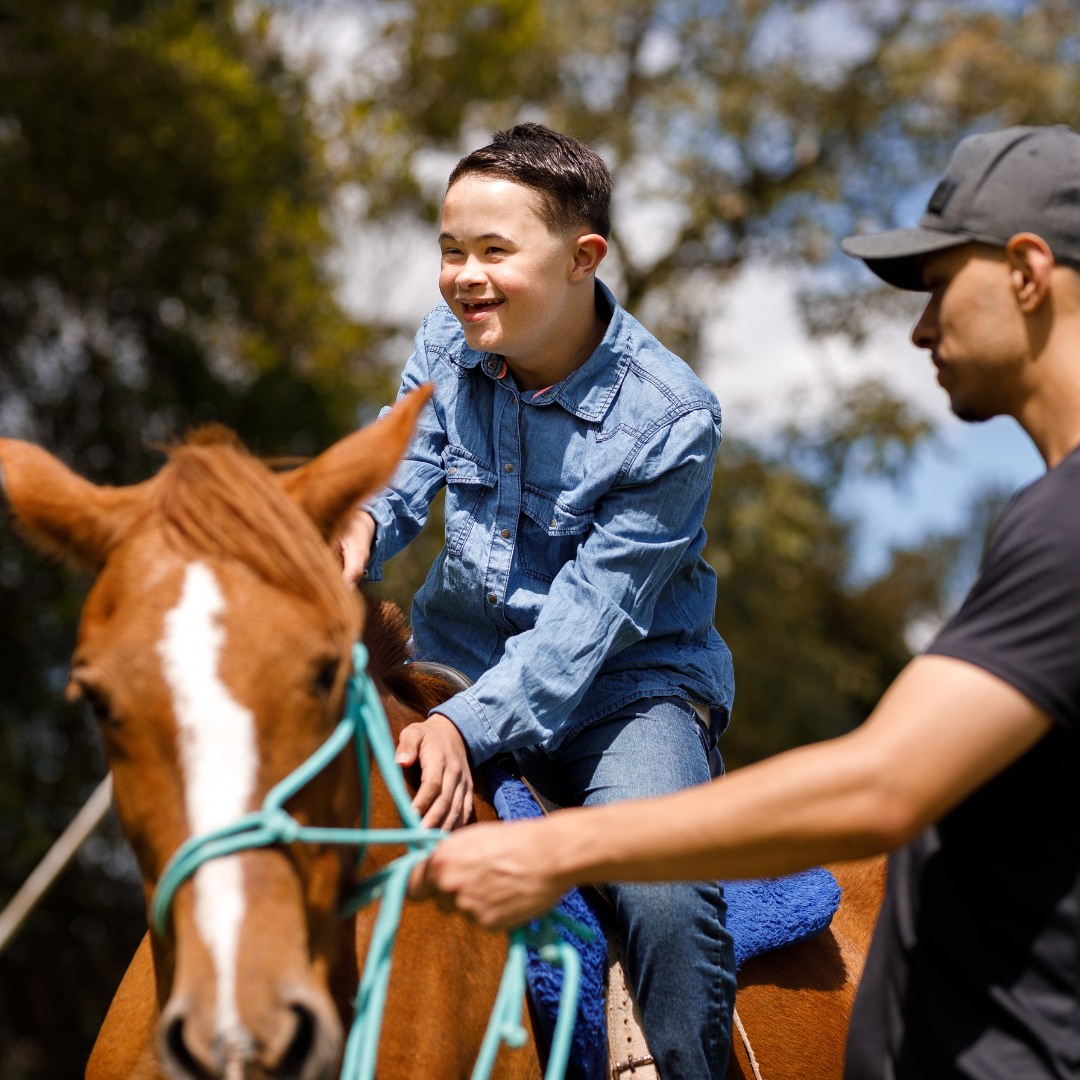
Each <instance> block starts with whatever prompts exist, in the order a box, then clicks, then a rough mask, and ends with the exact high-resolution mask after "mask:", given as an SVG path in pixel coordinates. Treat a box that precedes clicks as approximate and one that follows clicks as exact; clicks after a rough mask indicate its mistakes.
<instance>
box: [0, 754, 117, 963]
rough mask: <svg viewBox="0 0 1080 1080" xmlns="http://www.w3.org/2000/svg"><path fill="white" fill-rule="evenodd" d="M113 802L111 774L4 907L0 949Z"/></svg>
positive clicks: (1, 949) (13, 934) (11, 936)
mask: <svg viewBox="0 0 1080 1080" xmlns="http://www.w3.org/2000/svg"><path fill="white" fill-rule="evenodd" d="M111 803H112V776H111V774H110V775H107V776H106V777H105V779H104V780H102V781H101V783H100V784H98V786H97V787H96V788H94V793H93V794H92V795H91V796H90V798H89V799H87V800H86V802H85V803H84V804H83V807H82V809H81V810H80V811H79V812H78V813H77V814H76V815H75V817H74V818H72V820H71V824H70V825H68V827H67V828H66V829H65V830H64V831H63V832H62V833H61V834H60V836H59V837H58V838H57V839H56V842H55V843H54V844H53V846H52V847H51V848H49V850H48V851H47V852H46V853H45V858H43V859H42V860H41V862H39V863H38V864H37V866H36V867H35V868H34V871H33V873H31V875H30V876H29V877H28V878H27V879H26V881H24V882H23V885H22V888H21V889H19V891H18V892H17V893H16V894H15V895H14V896H13V897H12V898H11V900H10V901H9V903H8V905H7V907H6V908H4V910H3V911H0V953H2V952H3V951H4V949H5V948H6V947H7V944H8V942H9V941H10V940H11V939H12V938H13V937H14V936H15V933H16V931H17V930H18V929H19V927H20V926H22V924H23V921H24V920H25V919H26V917H27V916H28V915H29V914H30V912H31V911H33V910H34V907H35V906H36V905H37V903H38V901H39V900H40V899H41V898H42V897H43V896H44V895H45V893H46V892H48V890H49V889H50V888H51V886H52V884H53V882H54V881H56V879H57V878H58V877H59V876H60V874H61V872H62V871H63V869H64V867H65V866H67V864H68V863H69V862H71V860H72V859H73V858H74V856H75V852H77V851H78V850H79V848H80V847H82V845H83V843H84V841H85V840H86V839H87V838H88V837H89V836H90V834H91V833H92V832H93V831H94V830H95V829H96V828H97V827H98V825H100V824H101V819H102V818H103V817H105V815H106V814H107V813H108V811H109V806H110V804H111Z"/></svg>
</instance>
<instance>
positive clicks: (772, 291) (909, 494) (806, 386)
mask: <svg viewBox="0 0 1080 1080" xmlns="http://www.w3.org/2000/svg"><path fill="white" fill-rule="evenodd" d="M794 289H795V283H794V281H793V280H792V279H787V280H785V278H784V277H783V275H782V274H779V273H778V272H777V271H775V270H770V269H768V268H764V267H750V268H748V269H747V270H746V271H744V272H743V273H742V274H741V275H740V277H739V279H738V280H737V281H736V282H735V283H734V284H733V285H732V287H731V288H730V289H729V290H728V291H727V292H725V294H724V297H723V304H724V315H723V317H722V319H721V321H720V322H719V324H718V326H717V328H716V331H715V335H714V338H713V347H714V351H713V357H712V359H711V361H710V362H709V363H708V365H707V366H706V369H705V371H704V373H703V374H704V377H705V380H706V382H708V384H709V386H710V387H711V388H712V389H713V391H714V392H715V393H716V394H717V396H718V397H719V398H720V401H721V404H722V405H723V406H724V410H725V425H724V426H725V430H726V431H727V432H729V433H730V434H732V435H737V436H739V437H745V438H748V439H756V438H767V437H768V436H769V435H770V434H771V433H772V432H774V431H776V430H777V428H778V427H779V426H780V425H781V424H783V423H784V422H785V421H787V420H789V419H791V418H793V417H794V418H799V417H806V418H808V419H812V418H813V417H814V416H817V415H820V412H821V410H823V409H826V408H828V406H829V402H830V399H831V397H832V393H833V391H832V388H833V387H834V386H835V385H836V384H837V383H840V384H842V385H843V384H848V383H854V382H856V381H858V380H859V379H860V378H864V377H866V376H869V375H874V376H877V377H879V378H882V379H884V380H885V381H886V382H887V384H888V385H889V386H890V387H891V388H892V389H893V391H894V392H895V393H896V394H898V395H899V396H901V397H902V398H903V399H905V400H907V401H910V402H912V403H913V404H914V405H915V406H917V407H918V408H919V409H920V410H921V411H922V412H923V413H924V414H925V415H927V416H928V417H929V418H930V419H931V420H932V421H933V423H934V424H935V427H936V431H937V437H936V438H935V439H934V440H933V442H932V443H928V444H927V445H926V446H924V448H923V449H922V450H921V451H920V453H919V454H918V455H917V458H916V461H915V464H914V467H913V468H912V470H911V473H910V474H909V475H908V476H907V477H906V478H905V482H904V483H903V485H902V486H901V487H899V488H894V487H893V486H892V485H891V484H888V483H885V482H874V483H870V482H863V483H859V484H852V485H851V486H850V487H849V489H848V490H847V491H846V492H845V495H844V498H843V501H842V507H843V509H844V510H845V511H847V512H849V513H850V514H851V515H852V516H853V517H854V518H855V519H856V520H857V521H858V522H859V530H860V548H859V560H858V569H859V571H860V572H861V573H866V574H871V573H873V572H874V571H876V570H879V569H881V568H882V567H883V565H884V563H885V560H886V558H887V554H888V550H889V548H890V547H891V546H893V545H899V544H905V543H910V542H912V541H915V540H917V539H918V538H919V537H920V536H922V535H924V534H925V533H926V532H928V531H932V530H939V529H953V528H956V527H958V526H960V525H962V524H963V523H964V521H965V520H966V511H967V507H968V504H969V502H970V500H971V498H972V496H973V495H974V493H975V492H976V491H977V490H978V489H980V488H982V487H984V486H986V485H987V484H989V483H991V482H993V483H996V484H999V485H1002V486H1007V487H1009V488H1011V489H1015V488H1018V487H1020V486H1022V485H1024V484H1027V483H1029V482H1030V481H1031V480H1033V479H1035V478H1036V477H1037V476H1039V475H1040V474H1041V473H1042V471H1043V463H1042V459H1041V458H1040V457H1039V455H1038V453H1037V452H1036V450H1035V447H1034V446H1033V444H1032V443H1031V441H1030V439H1028V437H1027V435H1025V434H1024V432H1023V431H1022V430H1021V429H1020V428H1019V427H1018V426H1017V424H1016V423H1015V422H1014V421H1012V420H1010V419H1006V418H998V419H995V420H991V421H989V422H988V423H984V424H967V423H963V422H962V421H960V420H957V419H956V417H954V416H953V415H952V413H951V411H950V410H949V405H948V398H947V396H946V394H945V392H944V391H943V390H942V389H941V388H940V387H939V386H938V384H937V379H936V377H935V373H934V368H933V366H932V364H931V363H930V360H929V358H928V357H927V355H926V354H925V353H924V352H923V351H922V350H919V349H916V348H915V346H914V345H912V344H911V341H910V340H909V337H908V335H909V333H910V330H911V326H912V325H913V324H914V320H915V317H916V315H917V312H918V308H917V306H915V307H913V315H912V318H911V323H910V324H905V323H897V324H896V325H894V326H886V327H883V328H881V329H880V330H879V331H877V332H876V333H875V334H872V335H871V336H870V337H869V338H868V340H867V341H866V342H864V343H863V344H862V345H860V346H858V347H855V346H853V345H852V344H851V343H850V342H849V341H847V340H846V339H842V338H839V337H836V338H827V339H824V340H820V341H818V340H812V339H809V338H808V337H807V335H806V333H805V331H804V330H803V328H802V326H801V325H800V322H799V315H798V312H797V310H796V307H795V303H794ZM917 302H918V301H917V300H916V301H915V303H916V305H917ZM721 452H722V451H721Z"/></svg>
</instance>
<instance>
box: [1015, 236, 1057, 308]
mask: <svg viewBox="0 0 1080 1080" xmlns="http://www.w3.org/2000/svg"><path fill="white" fill-rule="evenodd" d="M1005 255H1006V258H1008V260H1009V268H1010V271H1011V274H1012V284H1013V290H1014V292H1015V293H1016V299H1017V302H1018V303H1019V305H1020V310H1021V311H1023V312H1024V313H1025V314H1027V315H1030V314H1032V313H1033V312H1035V311H1037V310H1038V309H1039V308H1040V307H1041V306H1042V303H1043V301H1044V300H1045V299H1046V297H1047V295H1048V293H1049V292H1050V275H1051V271H1052V270H1053V269H1054V266H1055V263H1054V253H1053V252H1052V251H1051V250H1050V245H1049V244H1048V243H1047V242H1046V241H1045V240H1044V239H1043V238H1042V237H1041V236H1038V235H1037V234H1035V233H1028V232H1024V233H1017V234H1016V235H1015V236H1013V237H1010V238H1009V242H1008V243H1007V244H1006V245H1005Z"/></svg>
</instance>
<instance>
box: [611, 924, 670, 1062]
mask: <svg viewBox="0 0 1080 1080" xmlns="http://www.w3.org/2000/svg"><path fill="white" fill-rule="evenodd" d="M624 961H625V956H624V954H623V948H622V942H621V941H620V940H619V935H618V934H616V933H611V934H609V935H608V958H607V965H608V970H607V1029H608V1064H609V1065H610V1066H611V1080H626V1078H627V1077H632V1078H633V1080H660V1070H659V1069H658V1068H657V1067H656V1061H655V1060H654V1058H653V1056H652V1054H651V1053H650V1052H649V1044H648V1043H647V1042H646V1041H645V1033H644V1031H642V1029H641V1013H640V1012H639V1010H638V1004H637V1001H636V999H635V998H634V993H633V991H632V990H631V988H630V986H629V984H628V983H627V981H626V969H625V966H624Z"/></svg>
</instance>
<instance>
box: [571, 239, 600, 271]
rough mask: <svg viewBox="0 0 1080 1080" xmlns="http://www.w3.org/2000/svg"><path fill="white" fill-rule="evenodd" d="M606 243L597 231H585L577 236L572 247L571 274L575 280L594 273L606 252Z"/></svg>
mask: <svg viewBox="0 0 1080 1080" xmlns="http://www.w3.org/2000/svg"><path fill="white" fill-rule="evenodd" d="M607 249H608V243H607V241H606V240H605V239H604V238H603V237H602V236H601V235H600V234H599V233H586V234H585V235H584V236H579V237H578V238H577V243H576V246H575V248H574V269H573V273H572V276H573V278H574V280H575V281H579V280H580V279H581V278H583V277H586V276H587V275H588V274H592V273H595V271H596V268H597V267H598V266H599V265H600V263H601V262H602V261H603V259H604V256H605V255H606V254H607Z"/></svg>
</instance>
